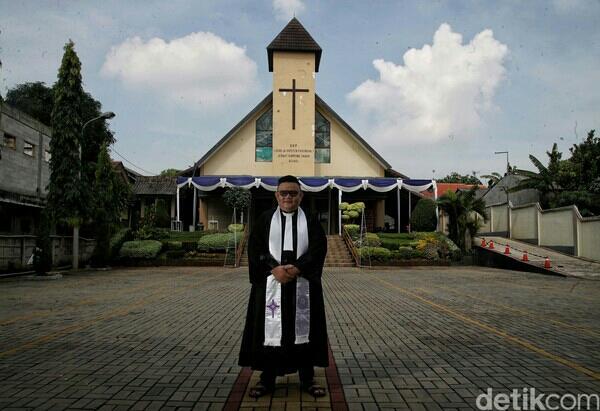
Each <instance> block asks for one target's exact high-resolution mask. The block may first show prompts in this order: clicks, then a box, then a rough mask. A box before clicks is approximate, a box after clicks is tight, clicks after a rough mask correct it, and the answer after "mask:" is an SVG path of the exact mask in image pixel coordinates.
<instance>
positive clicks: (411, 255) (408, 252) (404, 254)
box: [392, 247, 424, 260]
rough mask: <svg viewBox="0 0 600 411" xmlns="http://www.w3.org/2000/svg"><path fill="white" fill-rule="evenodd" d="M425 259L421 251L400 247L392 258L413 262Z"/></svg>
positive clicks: (393, 252)
mask: <svg viewBox="0 0 600 411" xmlns="http://www.w3.org/2000/svg"><path fill="white" fill-rule="evenodd" d="M423 257H424V256H423V253H422V252H421V251H419V250H415V249H414V248H412V247H400V248H398V249H397V250H395V251H392V258H395V259H398V260H412V259H415V258H423Z"/></svg>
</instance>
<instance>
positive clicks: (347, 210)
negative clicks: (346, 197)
mask: <svg viewBox="0 0 600 411" xmlns="http://www.w3.org/2000/svg"><path fill="white" fill-rule="evenodd" d="M364 209H365V203H362V202H357V203H352V204H348V203H341V204H340V210H342V219H343V220H355V219H357V218H358V217H360V215H361V214H362V212H363V210H364ZM344 216H346V217H345V218H344Z"/></svg>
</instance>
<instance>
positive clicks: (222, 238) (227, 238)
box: [198, 233, 242, 251]
mask: <svg viewBox="0 0 600 411" xmlns="http://www.w3.org/2000/svg"><path fill="white" fill-rule="evenodd" d="M241 239H242V236H241V235H240V234H237V235H236V242H237V243H239V242H240V240H241ZM233 240H234V235H233V233H221V234H209V235H205V236H204V237H202V238H201V239H200V240H199V241H198V250H200V251H225V250H226V248H227V246H230V247H232V246H233V244H234V243H233Z"/></svg>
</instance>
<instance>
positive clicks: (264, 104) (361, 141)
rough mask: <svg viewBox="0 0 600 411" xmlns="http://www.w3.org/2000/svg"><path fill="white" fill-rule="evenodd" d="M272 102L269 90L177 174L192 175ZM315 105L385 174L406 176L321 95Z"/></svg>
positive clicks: (399, 176) (316, 95)
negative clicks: (368, 154)
mask: <svg viewBox="0 0 600 411" xmlns="http://www.w3.org/2000/svg"><path fill="white" fill-rule="evenodd" d="M272 102H273V93H272V92H271V93H269V94H268V95H267V96H266V97H265V98H264V99H262V101H261V102H260V103H258V104H257V105H256V107H254V108H253V109H252V110H251V111H250V112H249V113H248V114H246V115H245V116H244V118H243V119H242V120H240V122H239V123H237V124H236V125H235V126H234V127H233V128H232V129H231V130H229V132H228V133H227V134H225V136H223V138H221V139H220V140H219V141H218V142H217V143H216V144H215V145H214V146H213V147H212V148H211V149H210V150H208V151H207V152H206V154H204V155H203V156H202V158H200V160H198V161H197V162H196V164H194V165H193V166H192V167H190V168H188V169H187V170H183V171H182V172H181V173H179V175H180V176H193V175H194V173H195V170H196V169H198V168H200V167H201V166H202V165H203V164H204V163H206V162H207V161H208V159H209V158H210V157H212V155H213V154H214V153H215V152H217V151H218V150H219V149H220V148H221V147H222V146H223V145H225V143H227V141H229V139H231V138H232V137H233V136H234V135H235V134H236V133H237V132H238V130H240V129H241V128H242V127H243V126H244V125H245V124H246V123H247V122H248V121H250V120H252V118H254V116H255V115H256V114H258V113H259V112H261V111H263V110H264V109H265V108H267V107H268V106H270V105H271V104H272ZM315 105H316V107H317V108H320V109H321V110H323V111H324V112H326V113H327V114H329V115H331V117H333V119H334V120H335V121H337V122H338V123H339V124H340V125H341V126H342V127H343V128H344V129H346V130H347V131H348V133H350V135H351V136H352V137H354V138H355V139H356V140H357V141H358V143H359V144H360V145H361V146H363V147H364V148H365V149H366V150H367V151H368V152H369V153H370V154H371V155H372V156H373V157H374V158H375V159H376V160H377V161H378V162H379V163H380V164H381V166H382V167H383V168H384V170H385V173H386V176H390V177H398V178H408V177H407V176H406V175H404V174H402V173H399V172H397V171H395V170H393V169H392V166H391V165H390V163H388V162H387V161H385V160H384V158H383V157H381V155H380V154H379V153H378V152H377V151H375V149H374V148H373V147H371V146H370V145H369V143H367V142H366V141H365V139H363V138H362V137H361V136H360V135H359V134H358V133H357V132H356V131H354V129H352V127H350V125H349V124H348V123H346V122H345V121H344V119H342V117H340V115H339V114H337V113H336V112H335V111H334V110H333V109H332V108H331V107H329V105H328V104H327V103H325V101H324V100H323V99H322V98H321V97H319V95H318V94H315Z"/></svg>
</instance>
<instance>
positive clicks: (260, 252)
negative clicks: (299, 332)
mask: <svg viewBox="0 0 600 411" xmlns="http://www.w3.org/2000/svg"><path fill="white" fill-rule="evenodd" d="M275 210H276V209H271V210H268V211H266V212H264V213H263V214H262V215H261V216H260V217H259V218H258V219H257V220H256V221H255V222H254V224H253V228H252V230H251V232H250V237H249V239H248V264H249V274H250V283H251V284H252V289H251V291H250V301H249V303H248V312H247V316H246V326H245V328H244V335H243V338H242V347H241V350H240V357H239V365H240V366H242V367H251V368H252V369H255V370H264V369H273V370H275V372H276V373H277V374H278V375H284V374H287V373H292V372H296V371H297V370H298V369H299V368H300V367H306V366H310V365H312V366H318V367H327V366H328V365H329V362H328V356H327V324H326V322H325V305H324V302H323V287H322V285H321V274H322V272H323V263H324V262H325V255H326V254H327V237H326V236H325V233H324V231H323V228H322V227H321V224H320V223H319V221H318V220H317V219H316V218H313V217H311V216H309V215H306V220H307V226H308V227H307V228H308V251H307V252H306V253H304V254H303V255H301V256H300V257H299V258H298V259H297V260H296V249H297V244H298V241H297V215H298V213H297V212H296V213H295V214H294V216H293V224H294V225H293V243H294V251H293V253H290V252H282V260H283V259H284V258H286V259H288V260H290V261H287V262H289V263H290V264H294V265H295V266H296V267H298V269H299V270H300V276H301V277H304V278H305V279H307V280H308V282H309V289H310V332H309V342H308V343H306V344H294V341H295V318H296V317H295V313H296V301H295V300H296V280H293V281H290V282H288V283H286V284H281V306H282V307H281V309H282V311H281V313H282V321H281V322H282V342H281V346H280V347H265V346H264V334H265V304H266V303H265V291H266V283H267V277H268V276H269V275H271V273H270V271H271V269H273V268H274V267H276V266H278V265H279V263H278V262H277V261H276V260H275V259H274V258H273V256H272V255H271V253H270V251H269V233H270V228H271V227H270V226H271V218H272V216H273V213H274V212H275ZM282 220H283V221H282V222H283V224H285V218H282ZM281 231H282V241H281V244H282V248H283V244H284V241H283V233H284V232H285V225H282V230H281ZM285 263H286V262H285V261H282V265H285Z"/></svg>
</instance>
